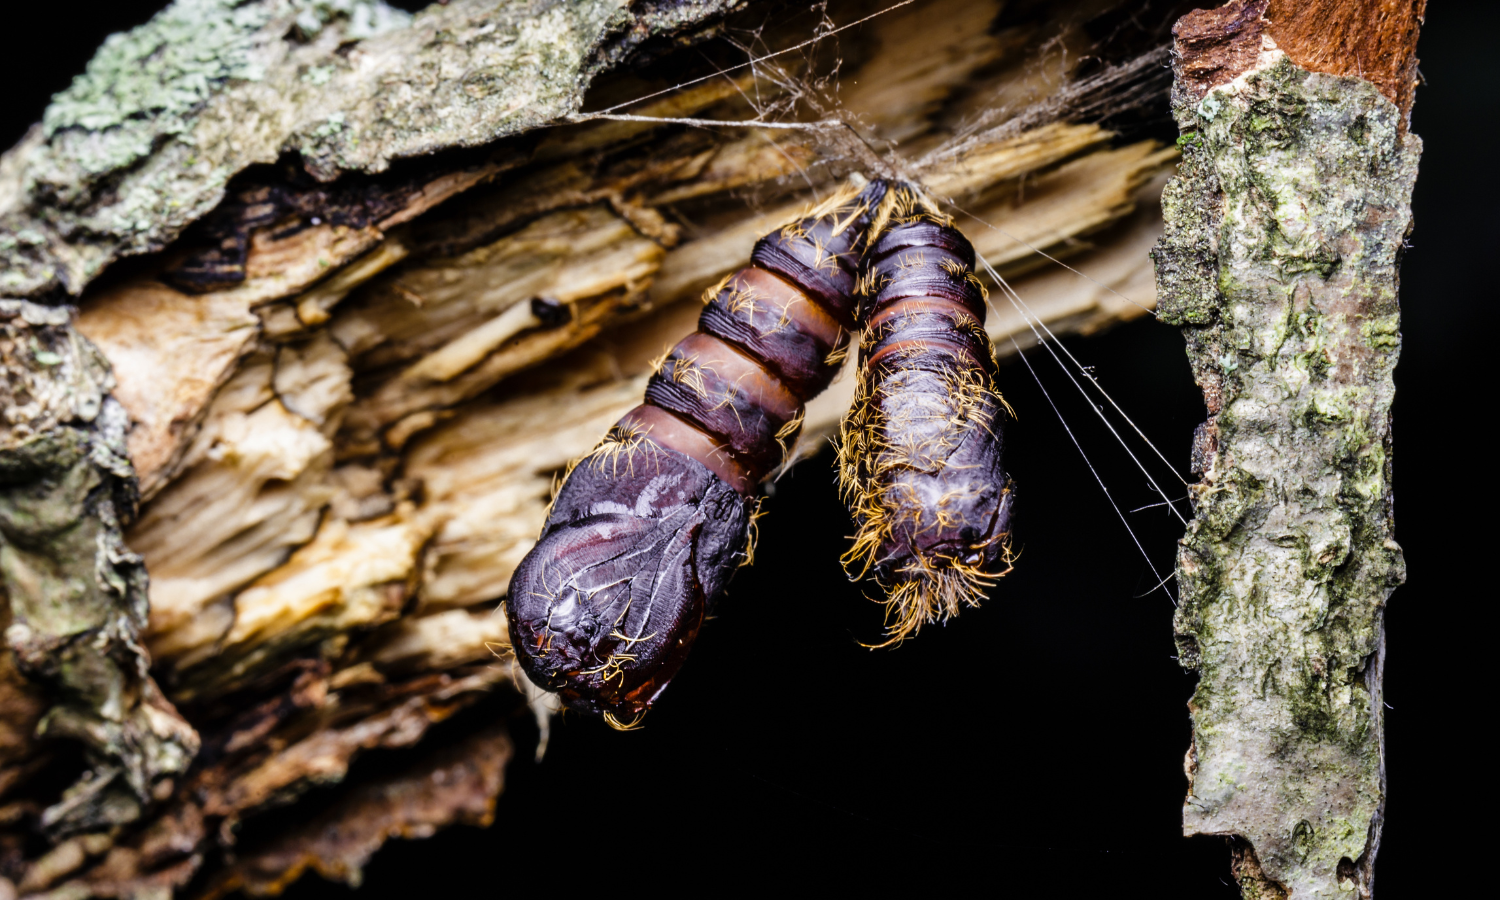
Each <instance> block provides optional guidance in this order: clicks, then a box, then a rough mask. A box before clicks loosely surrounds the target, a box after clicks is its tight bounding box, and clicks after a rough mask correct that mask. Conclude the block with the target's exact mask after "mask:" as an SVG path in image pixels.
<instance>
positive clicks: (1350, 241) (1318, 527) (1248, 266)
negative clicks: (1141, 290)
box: [1155, 50, 1420, 898]
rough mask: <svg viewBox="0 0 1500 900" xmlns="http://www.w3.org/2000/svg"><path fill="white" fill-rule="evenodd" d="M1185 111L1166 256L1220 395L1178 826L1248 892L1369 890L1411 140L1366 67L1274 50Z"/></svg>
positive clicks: (1208, 435) (1197, 365) (1390, 577)
mask: <svg viewBox="0 0 1500 900" xmlns="http://www.w3.org/2000/svg"><path fill="white" fill-rule="evenodd" d="M1182 96H1183V95H1181V94H1179V100H1181V98H1182ZM1177 115H1178V119H1179V123H1180V124H1181V125H1182V126H1183V129H1184V131H1185V134H1184V136H1183V139H1182V141H1181V144H1182V147H1183V151H1184V157H1183V164H1182V166H1181V168H1180V170H1179V174H1178V177H1177V178H1176V179H1174V181H1173V182H1172V183H1171V185H1170V187H1169V188H1168V189H1167V191H1166V193H1165V195H1164V196H1163V208H1164V214H1165V218H1166V222H1167V228H1166V235H1165V237H1164V238H1163V240H1162V242H1161V243H1160V244H1159V245H1158V247H1157V250H1156V252H1155V257H1156V262H1157V271H1158V279H1159V291H1160V298H1161V306H1162V311H1163V314H1164V317H1165V318H1168V319H1169V320H1171V321H1175V322H1177V323H1179V324H1183V325H1185V326H1188V327H1187V328H1186V329H1185V330H1186V334H1187V337H1188V351H1189V355H1190V357H1191V358H1192V361H1193V366H1194V370H1195V373H1196V375H1197V378H1198V381H1199V383H1200V385H1201V386H1202V388H1203V391H1204V397H1205V400H1206V402H1207V405H1208V409H1209V413H1210V417H1209V419H1208V421H1207V422H1206V423H1205V424H1204V426H1202V427H1201V428H1200V430H1199V433H1198V440H1197V442H1196V447H1195V453H1194V456H1195V468H1198V469H1199V470H1201V471H1202V472H1203V479H1202V482H1201V483H1200V484H1198V485H1196V486H1194V489H1193V497H1194V502H1195V504H1196V513H1197V514H1196V516H1195V518H1194V519H1193V521H1192V523H1191V525H1190V527H1189V529H1188V533H1187V535H1186V537H1185V538H1184V539H1183V541H1182V544H1181V548H1180V551H1179V556H1178V567H1177V575H1178V581H1179V584H1180V588H1181V597H1180V603H1181V605H1180V607H1179V610H1178V613H1177V617H1176V630H1177V641H1178V646H1179V649H1180V653H1181V657H1180V658H1181V661H1182V664H1183V665H1184V666H1186V667H1187V668H1189V669H1192V670H1194V671H1196V672H1197V673H1198V676H1199V681H1198V685H1197V689H1196V691H1195V692H1194V694H1193V698H1192V700H1191V702H1190V709H1191V711H1192V717H1193V744H1192V748H1191V749H1190V750H1189V753H1188V759H1187V770H1188V777H1189V783H1190V786H1189V791H1188V797H1187V802H1186V805H1185V806H1184V810H1183V823H1184V830H1185V831H1186V832H1187V833H1188V834H1223V835H1233V836H1235V837H1236V839H1237V840H1238V841H1239V842H1240V843H1239V844H1237V849H1236V872H1237V874H1238V875H1239V877H1240V881H1241V886H1242V888H1243V889H1244V891H1245V895H1246V896H1247V897H1293V898H1300V897H1335V896H1345V895H1348V894H1349V892H1355V893H1357V894H1358V896H1360V897H1368V896H1370V891H1371V876H1372V871H1373V865H1374V858H1375V851H1376V848H1377V846H1378V844H1379V839H1380V829H1381V816H1382V811H1383V807H1384V802H1385V775H1384V755H1383V744H1382V715H1381V713H1382V704H1381V664H1382V654H1383V648H1384V634H1383V626H1382V614H1383V610H1384V607H1385V603H1386V600H1387V598H1388V597H1389V596H1390V594H1391V592H1392V590H1393V589H1394V588H1395V587H1396V586H1397V585H1398V584H1400V583H1401V581H1402V579H1403V577H1404V565H1403V562H1402V556H1401V549H1400V547H1399V546H1397V544H1396V543H1395V541H1394V540H1393V530H1392V512H1391V482H1390V453H1391V428H1390V406H1391V399H1392V394H1393V386H1392V381H1391V372H1392V369H1393V368H1394V367H1395V364H1396V357H1397V353H1398V351H1399V349H1400V342H1401V333H1400V313H1399V307H1398V304H1397V264H1398V259H1399V255H1400V251H1401V246H1402V241H1403V239H1404V237H1405V235H1406V232H1407V229H1408V228H1409V226H1410V223H1411V211H1410V200H1411V189H1412V184H1413V181H1414V179H1415V177H1416V168H1417V157H1418V155H1419V152H1420V141H1419V140H1418V139H1417V138H1416V137H1414V136H1412V135H1409V134H1403V133H1402V130H1401V120H1402V114H1401V112H1400V111H1399V110H1398V109H1397V107H1396V106H1395V105H1394V104H1393V103H1392V102H1390V101H1389V100H1387V99H1386V98H1385V97H1383V96H1381V94H1380V92H1379V91H1378V90H1377V89H1376V88H1375V87H1374V86H1372V85H1371V84H1369V83H1368V82H1365V81H1362V80H1360V79H1358V78H1340V77H1335V76H1331V75H1323V74H1314V73H1310V72H1308V71H1307V70H1305V69H1302V68H1299V67H1298V66H1296V65H1293V64H1292V63H1291V62H1290V61H1289V60H1288V59H1287V58H1286V56H1285V55H1284V54H1282V53H1281V52H1280V51H1276V50H1270V51H1268V52H1265V53H1262V54H1261V56H1260V58H1259V60H1258V61H1257V63H1256V65H1255V66H1254V67H1253V68H1251V69H1250V71H1248V72H1246V73H1245V74H1242V75H1240V76H1239V77H1238V78H1235V79H1234V80H1233V81H1232V82H1230V83H1228V84H1224V85H1221V86H1218V87H1216V88H1214V89H1212V90H1210V91H1208V92H1207V94H1206V95H1205V96H1203V97H1202V99H1201V101H1199V102H1197V103H1196V104H1193V103H1183V102H1180V103H1179V106H1178V108H1177Z"/></svg>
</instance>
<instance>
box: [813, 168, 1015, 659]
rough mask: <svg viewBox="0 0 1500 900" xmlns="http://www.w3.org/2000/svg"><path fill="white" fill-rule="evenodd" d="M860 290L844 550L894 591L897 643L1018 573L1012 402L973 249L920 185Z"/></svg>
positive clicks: (860, 570) (890, 215)
mask: <svg viewBox="0 0 1500 900" xmlns="http://www.w3.org/2000/svg"><path fill="white" fill-rule="evenodd" d="M859 293H860V295H861V297H862V302H863V307H862V312H861V315H862V319H863V324H864V327H865V335H864V341H863V343H862V346H861V349H860V367H859V375H858V379H859V380H858V383H857V384H856V387H855V397H854V402H853V404H852V405H851V407H850V409H849V412H848V413H847V414H846V416H845V417H844V420H843V423H842V425H841V427H840V433H839V438H840V439H839V480H840V486H841V488H842V492H843V495H844V499H845V502H846V503H847V504H848V505H849V508H850V513H851V514H852V515H853V517H854V519H855V523H856V525H857V526H858V532H857V533H856V535H855V538H854V544H853V546H852V547H851V548H850V549H849V551H848V553H846V554H845V556H844V564H845V566H846V568H848V569H849V571H850V574H851V576H853V577H860V576H863V575H865V574H867V573H872V574H873V575H874V577H875V580H876V581H877V582H878V583H879V584H880V586H881V587H882V589H883V590H884V591H885V594H886V600H885V603H886V610H887V619H886V634H887V638H888V640H887V642H886V643H895V642H899V641H901V640H903V639H904V638H906V637H907V636H909V635H911V634H914V633H916V632H917V631H918V630H919V629H920V628H921V626H922V625H923V624H925V623H930V622H936V621H939V620H946V619H947V618H948V617H949V616H952V615H955V614H956V613H958V612H959V610H960V609H961V608H962V607H963V606H966V605H967V606H976V605H978V603H979V601H980V600H981V599H982V598H983V596H984V592H985V590H986V589H987V588H988V587H990V586H991V585H993V584H994V582H995V579H996V578H998V577H1000V576H1001V575H1004V574H1005V573H1006V572H1008V571H1009V570H1010V563H1011V559H1012V552H1011V544H1010V533H1011V516H1012V510H1013V502H1014V499H1015V488H1014V486H1013V484H1012V482H1011V480H1010V478H1009V476H1008V475H1006V473H1005V468H1004V465H1003V459H1002V455H1003V450H1004V431H1003V428H1004V422H1005V418H1006V416H1007V415H1008V414H1009V412H1010V409H1009V407H1008V406H1007V405H1006V403H1005V401H1004V399H1002V398H1001V396H1000V393H999V391H998V390H997V389H996V387H995V382H994V376H995V369H996V365H995V356H994V350H993V348H992V347H991V345H990V341H989V337H988V336H987V335H986V334H985V331H984V316H985V301H986V297H985V291H984V287H983V285H981V284H980V282H979V279H978V278H977V277H976V276H975V274H974V247H973V245H972V244H970V243H969V241H968V239H967V238H965V237H964V236H963V234H962V232H960V231H959V230H958V229H957V228H956V227H954V225H953V222H952V220H950V219H949V218H948V217H947V216H945V215H943V214H941V213H940V212H939V211H938V210H937V209H936V208H935V207H934V206H933V205H932V204H931V203H930V202H929V201H928V200H927V199H926V198H925V197H924V196H923V195H922V194H921V192H920V191H918V190H917V189H916V188H914V187H911V186H907V185H900V186H894V187H892V188H891V189H890V190H889V191H888V192H887V194H886V195H885V198H884V201H883V202H882V204H881V206H880V208H879V210H878V211H877V214H876V217H875V221H874V222H873V223H872V225H871V228H870V234H869V237H868V248H867V249H866V251H865V256H864V260H863V262H862V265H861V278H860V287H859Z"/></svg>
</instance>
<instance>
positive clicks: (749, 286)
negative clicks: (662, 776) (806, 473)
mask: <svg viewBox="0 0 1500 900" xmlns="http://www.w3.org/2000/svg"><path fill="white" fill-rule="evenodd" d="M884 193H885V185H884V184H883V183H881V182H874V183H870V184H867V185H863V186H854V185H851V186H849V187H847V188H845V189H844V190H841V191H840V192H838V193H837V194H836V195H835V196H833V197H831V198H829V200H827V201H826V202H824V203H822V204H820V205H819V206H818V207H817V208H815V209H813V210H811V211H810V212H809V213H808V214H807V215H805V216H803V217H801V218H798V219H796V220H794V221H792V222H790V223H788V224H787V225H785V226H783V227H781V228H779V229H777V230H776V231H774V232H772V233H771V234H769V235H767V236H766V237H764V238H762V239H761V240H760V241H759V242H758V243H757V244H756V246H755V251H754V253H753V254H752V255H751V265H749V266H747V267H745V268H743V269H740V270H739V271H738V272H736V273H734V274H733V275H731V276H729V277H727V278H725V279H724V280H723V281H722V282H720V283H719V284H718V285H715V286H714V287H713V288H711V289H710V290H709V292H708V295H707V296H706V306H705V308H704V310H703V314H702V316H701V317H700V319H699V323H698V331H697V332H695V333H694V334H691V335H689V336H688V337H686V338H684V339H683V340H682V341H680V342H679V343H678V344H677V345H676V346H675V347H673V348H672V349H671V350H670V351H668V353H667V355H666V356H665V357H664V358H663V359H662V361H661V362H660V364H659V365H658V366H657V370H656V373H655V375H653V376H652V378H651V380H650V383H649V385H648V386H647V388H646V397H645V403H643V404H641V405H640V406H638V407H636V408H635V409H633V410H631V411H630V412H629V413H627V414H626V415H625V417H624V418H623V419H621V420H620V421H619V422H618V423H617V424H616V425H615V426H614V427H613V428H612V429H611V430H610V433H609V434H608V435H607V436H606V437H605V439H604V441H603V442H601V443H600V445H599V446H598V447H596V448H595V449H594V450H593V451H592V452H591V453H590V454H589V455H588V456H586V457H585V458H584V459H583V460H581V461H580V462H579V463H578V464H577V465H576V466H575V467H574V468H572V469H571V470H570V472H569V474H568V475H567V477H566V478H565V479H564V481H563V484H562V486H561V488H560V490H559V492H558V496H557V499H556V502H555V503H554V505H553V507H552V509H551V510H550V511H549V513H548V516H547V522H546V524H545V525H544V526H543V527H542V534H541V537H540V539H539V540H538V542H537V545H536V547H534V548H533V549H532V551H531V552H530V553H529V554H527V556H526V558H525V559H524V560H522V562H521V564H520V566H519V567H518V568H517V569H516V573H515V575H514V576H513V577H512V579H511V585H510V591H509V595H508V596H507V598H506V614H507V616H508V618H509V622H510V633H511V643H512V646H513V647H514V649H515V653H516V657H517V659H518V660H519V661H520V663H521V667H522V668H523V669H524V670H525V672H526V674H527V676H528V677H529V678H531V680H532V681H534V682H535V683H536V684H538V685H540V686H541V687H543V688H545V689H547V690H550V691H556V692H557V693H558V694H559V695H560V696H561V697H562V699H563V701H564V702H565V703H566V704H567V705H568V706H570V707H572V708H575V709H582V710H587V711H591V712H596V713H600V714H602V715H603V716H604V717H605V719H606V720H607V721H609V722H610V724H612V725H614V726H616V727H621V728H624V727H630V726H631V725H633V724H634V723H635V722H636V721H637V720H638V719H639V717H640V716H641V715H642V714H644V713H645V711H646V710H647V709H648V708H649V707H650V706H651V704H652V702H653V701H654V700H655V699H656V697H657V696H658V695H659V694H660V693H661V691H662V689H663V688H665V687H666V685H667V682H668V681H670V680H671V678H672V676H673V675H675V674H676V672H677V670H678V668H679V667H680V666H681V665H682V662H683V660H684V658H685V657H686V655H687V652H688V649H689V648H690V647H691V645H692V642H693V639H694V637H695V636H696V635H697V632H698V628H699V626H700V625H701V624H702V622H703V618H704V615H705V614H706V613H707V611H708V610H709V609H710V608H711V606H712V605H713V603H714V601H715V600H716V599H717V597H718V596H719V595H720V594H721V593H722V591H723V589H724V587H725V585H727V584H728V582H729V579H730V576H731V575H732V574H733V573H734V570H735V569H736V568H737V567H738V566H740V565H742V564H743V563H745V562H747V561H748V559H749V556H750V553H751V549H752V548H751V542H750V534H751V530H752V529H751V526H752V524H753V522H754V518H755V511H756V508H757V505H758V499H757V491H758V485H759V484H760V481H761V480H762V479H763V478H764V477H765V476H766V475H767V474H768V473H770V472H771V470H772V469H774V468H775V467H777V466H778V465H780V464H781V463H782V462H783V460H784V458H785V456H786V453H787V451H788V449H789V448H790V447H791V446H792V444H793V443H794V442H795V441H796V438H797V434H798V432H799V430H800V428H801V425H802V417H803V404H804V403H806V401H807V400H809V399H811V398H812V397H813V396H814V395H815V394H817V393H818V392H820V391H822V390H823V388H825V387H827V386H828V383H829V382H830V381H831V380H832V379H833V376H834V374H835V373H836V372H837V370H838V366H839V363H840V362H841V361H842V360H843V358H844V356H845V354H846V353H847V349H848V341H849V334H850V332H851V331H853V330H854V329H855V328H856V327H857V308H856V302H855V300H854V288H855V284H856V282H857V280H858V277H859V272H858V266H859V257H860V253H861V251H862V250H863V249H864V238H865V235H866V233H867V231H868V229H869V225H870V222H871V221H872V219H873V217H874V213H875V208H876V206H877V205H878V204H879V202H880V200H881V198H882V196H883V195H884Z"/></svg>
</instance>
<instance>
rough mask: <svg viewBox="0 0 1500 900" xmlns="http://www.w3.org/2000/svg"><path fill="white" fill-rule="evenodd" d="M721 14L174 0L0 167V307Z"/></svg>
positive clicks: (425, 143) (538, 117)
mask: <svg viewBox="0 0 1500 900" xmlns="http://www.w3.org/2000/svg"><path fill="white" fill-rule="evenodd" d="M738 3H739V0H688V2H682V3H661V4H657V3H646V4H631V3H628V2H626V0H568V2H555V0H453V2H452V3H448V4H446V5H440V4H433V5H432V6H430V7H428V8H427V9H425V10H423V11H422V12H420V13H418V14H417V15H415V16H409V15H408V14H406V13H403V12H400V11H399V10H393V9H391V8H390V7H387V6H386V5H385V4H384V3H383V2H380V0H358V2H346V3H333V2H329V0H253V2H248V3H247V2H243V0H177V2H175V3H173V4H172V5H171V6H169V7H167V8H166V9H165V10H163V11H162V12H161V13H159V14H158V15H157V16H156V17H155V18H153V19H152V20H151V21H150V22H149V23H147V24H145V25H142V26H141V27H139V28H136V29H134V30H133V31H130V32H126V33H124V34H118V35H115V36H114V37H112V38H110V39H109V40H108V41H107V42H106V43H105V45H104V47H103V48H102V49H101V50H100V52H99V54H98V55H96V56H95V57H94V59H93V60H92V61H91V62H90V63H89V66H88V70H87V71H86V72H85V73H84V74H83V75H81V76H79V77H78V78H77V79H75V80H74V82H73V84H72V86H70V87H69V88H68V89H67V90H65V91H63V92H62V93H61V94H59V95H58V96H57V98H56V99H55V101H54V102H53V104H52V105H51V106H50V107H48V109H47V114H46V117H45V118H44V120H43V121H42V122H41V124H39V125H38V126H36V127H35V128H33V129H32V131H31V132H30V134H28V135H27V137H26V138H25V139H24V140H22V142H21V143H20V144H19V145H17V146H16V147H15V148H13V149H12V150H10V151H9V152H8V153H7V154H6V155H5V156H4V157H3V158H0V296H10V297H39V296H44V295H48V294H55V293H67V294H74V295H76V294H78V293H79V292H80V291H82V290H83V287H84V285H86V284H87V283H88V282H89V281H90V280H91V279H93V277H94V276H96V275H97V274H98V273H99V272H100V271H102V270H103V268H104V267H105V266H107V265H108V264H109V263H110V262H112V261H114V260H115V259H117V258H119V257H121V256H126V255H131V254H138V253H146V252H150V251H153V250H159V249H161V248H162V247H164V246H166V244H167V243H169V242H170V241H171V240H172V239H173V238H175V237H176V236H177V235H178V234H180V233H181V231H182V230H183V229H184V228H185V227H186V226H187V225H188V224H190V223H191V222H193V221H194V220H196V219H198V218H200V217H201V216H203V214H204V213H206V212H208V211H209V210H210V209H212V208H213V207H214V206H215V205H216V204H218V202H219V201H220V200H221V199H222V198H223V196H224V192H225V186H226V184H227V183H228V181H229V179H230V178H231V177H232V176H233V175H235V174H236V173H237V172H239V171H241V170H243V169H244V168H246V167H247V166H250V165H252V164H254V163H271V162H275V161H276V160H277V159H278V158H279V157H281V156H282V155H284V154H296V155H299V156H300V158H301V160H302V163H303V167H304V168H305V169H306V170H307V171H308V172H309V173H311V174H313V175H314V176H315V177H317V178H319V179H320V180H324V181H327V180H332V179H334V178H336V177H338V176H339V175H340V174H343V173H347V172H379V171H383V170H384V169H385V168H386V167H387V166H388V165H389V164H390V163H391V161H392V160H396V159H400V158H404V157H412V156H419V155H422V154H426V153H432V152H434V151H437V150H441V149H446V148H450V147H471V146H476V145H479V144H485V143H488V142H491V141H494V140H496V139H497V138H501V137H504V136H505V135H509V134H516V133H518V132H521V131H525V130H527V129H530V128H535V127H537V126H539V125H542V124H545V123H548V122H552V121H555V120H556V119H558V118H559V117H561V116H563V115H566V114H568V113H571V112H574V111H576V110H577V109H578V107H579V104H580V103H581V102H582V98H583V92H584V89H585V88H586V87H588V84H589V82H590V81H591V79H592V78H593V76H594V75H596V74H597V73H598V72H599V71H601V70H602V69H603V68H605V67H607V66H608V65H611V64H613V63H614V62H616V61H618V60H619V59H620V58H621V56H622V55H623V54H624V53H625V52H626V51H627V50H629V49H630V48H631V47H634V46H635V45H637V44H639V43H640V42H641V41H643V40H644V39H646V38H647V37H653V36H656V37H660V36H663V35H670V34H672V33H674V32H677V31H681V30H686V29H690V28H692V27H695V26H701V25H702V23H704V22H705V21H708V20H710V19H712V18H713V17H715V16H717V15H720V14H722V13H723V12H725V11H726V10H728V9H732V8H734V7H735V6H737V5H738ZM632 7H636V8H634V9H633V8H632Z"/></svg>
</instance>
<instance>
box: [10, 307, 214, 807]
mask: <svg viewBox="0 0 1500 900" xmlns="http://www.w3.org/2000/svg"><path fill="white" fill-rule="evenodd" d="M69 318H70V316H69V311H68V310H66V309H55V308H49V307H44V306H39V305H37V304H34V303H29V302H27V301H24V300H4V301H0V378H3V381H0V400H3V402H4V406H5V410H6V417H5V420H4V422H3V423H0V576H3V578H4V584H5V589H6V590H5V594H6V596H7V598H8V600H9V603H10V609H9V615H8V616H7V618H8V620H9V625H8V627H7V628H6V629H5V644H6V647H7V648H8V649H9V651H10V652H11V653H13V654H14V659H15V664H16V666H17V668H18V669H19V670H20V671H21V672H23V673H24V674H26V675H27V676H29V677H30V678H31V679H32V680H33V681H36V682H40V683H41V684H43V685H45V686H46V687H47V688H48V689H49V690H50V692H51V697H52V703H51V705H50V707H49V708H48V709H47V711H46V713H45V714H44V715H43V716H42V718H41V720H40V722H39V723H38V724H37V726H36V728H37V731H38V733H39V734H40V735H42V736H44V737H53V738H57V737H65V738H73V739H75V740H78V741H81V742H82V743H83V744H84V746H85V747H86V748H87V749H88V754H89V765H90V768H89V770H88V771H86V772H85V773H84V775H83V777H82V778H81V779H80V780H79V781H78V783H77V784H75V785H74V786H73V788H71V789H70V790H69V791H68V792H67V793H66V794H64V796H63V798H62V799H61V800H60V801H59V802H57V803H56V804H55V805H53V806H52V807H51V808H49V809H48V810H46V811H45V812H44V813H43V814H42V816H41V822H42V825H43V827H45V828H46V829H47V830H48V831H49V832H51V833H53V834H68V833H71V832H74V831H81V830H93V829H100V828H109V827H112V826H116V825H121V824H124V823H126V822H131V821H134V820H135V819H137V818H139V817H140V815H141V812H142V810H143V808H144V807H145V806H147V805H149V804H150V803H151V802H152V801H153V799H154V798H157V797H159V796H161V795H162V793H163V792H164V791H170V790H171V789H172V783H171V779H172V778H173V777H174V776H176V775H179V774H180V773H182V772H183V771H184V770H185V769H186V768H187V767H188V764H189V763H191V762H192V759H193V754H194V753H196V752H197V750H198V735H197V733H196V732H194V731H193V729H192V727H191V726H189V725H188V724H187V723H186V722H185V721H183V720H182V718H181V717H180V716H178V714H177V711H176V710H175V709H174V708H173V706H172V704H171V703H170V702H169V701H168V700H167V699H166V698H165V697H163V696H162V693H161V691H160V690H159V689H158V688H157V686H156V683H155V682H154V681H153V680H152V679H151V676H150V675H149V674H147V666H148V663H149V660H148V657H147V655H146V651H145V649H144V648H143V647H142V644H141V638H140V632H141V630H142V629H143V628H144V627H145V625H146V608H147V607H146V569H145V566H144V565H143V564H142V560H141V557H140V556H138V555H137V554H135V553H132V552H131V551H130V549H129V548H128V547H126V546H125V542H124V540H123V539H122V536H121V528H122V519H128V518H129V517H130V516H132V515H133V514H134V512H135V476H134V472H133V471H132V469H131V466H130V460H129V458H128V457H127V456H126V453H125V426H126V417H125V411H124V409H123V408H122V407H121V406H120V405H119V404H118V403H117V402H115V401H114V400H113V399H110V398H109V397H108V391H109V389H110V388H111V387H112V386H113V379H112V378H111V377H110V375H109V368H108V365H107V364H106V363H105V361H104V359H103V358H102V357H101V356H99V353H98V351H97V350H95V349H94V347H93V345H91V344H90V343H89V342H88V341H87V340H86V339H85V338H83V336H81V335H80V334H78V333H77V332H76V331H75V330H74V329H73V327H72V325H71V324H70V323H69Z"/></svg>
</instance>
